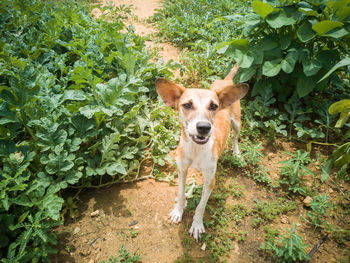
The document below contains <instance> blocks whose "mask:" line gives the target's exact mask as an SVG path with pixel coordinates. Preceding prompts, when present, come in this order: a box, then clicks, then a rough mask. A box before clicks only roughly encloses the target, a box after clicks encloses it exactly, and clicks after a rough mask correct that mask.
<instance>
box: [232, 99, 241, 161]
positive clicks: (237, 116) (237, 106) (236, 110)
mask: <svg viewBox="0 0 350 263" xmlns="http://www.w3.org/2000/svg"><path fill="white" fill-rule="evenodd" d="M230 117H231V122H232V130H233V133H232V152H233V153H234V154H236V155H238V156H240V154H241V153H240V151H239V147H238V137H239V133H240V131H241V103H240V101H236V102H234V103H233V104H232V105H231V106H230Z"/></svg>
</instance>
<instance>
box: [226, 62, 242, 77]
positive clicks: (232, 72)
mask: <svg viewBox="0 0 350 263" xmlns="http://www.w3.org/2000/svg"><path fill="white" fill-rule="evenodd" d="M238 68H239V67H238V64H237V63H236V64H235V65H234V66H233V68H232V69H231V70H230V72H229V73H228V74H227V76H226V77H225V80H233V78H234V77H235V75H236V73H237V71H238Z"/></svg>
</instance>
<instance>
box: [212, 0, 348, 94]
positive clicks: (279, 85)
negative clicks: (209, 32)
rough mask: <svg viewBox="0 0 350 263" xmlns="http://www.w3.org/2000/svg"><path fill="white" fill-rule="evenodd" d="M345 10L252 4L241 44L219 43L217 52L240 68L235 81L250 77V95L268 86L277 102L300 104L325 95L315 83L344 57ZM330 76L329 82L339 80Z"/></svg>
mask: <svg viewBox="0 0 350 263" xmlns="http://www.w3.org/2000/svg"><path fill="white" fill-rule="evenodd" d="M348 5H349V1H336V2H335V1H322V2H319V1H312V0H310V1H282V0H281V1H275V2H262V1H259V0H255V1H253V2H252V10H253V13H249V14H248V15H246V17H245V23H244V27H243V29H242V33H243V35H244V36H245V37H246V38H242V37H240V38H236V39H234V40H231V41H227V42H223V43H221V44H219V45H218V46H217V49H218V50H219V52H220V53H225V54H226V55H228V56H229V57H232V58H233V59H234V60H235V61H236V62H237V63H238V64H239V66H240V70H239V72H238V74H237V75H236V78H235V80H236V81H239V82H245V81H248V80H250V79H251V78H252V77H253V76H255V85H254V88H253V94H263V93H264V92H265V87H267V86H269V85H272V87H273V90H274V93H275V94H277V96H278V99H279V100H282V101H287V99H288V98H289V97H291V96H292V95H297V96H298V97H299V98H303V97H305V96H307V95H308V94H310V93H311V92H312V91H313V90H317V91H322V90H324V89H326V88H327V87H328V85H327V84H328V82H327V81H324V80H322V81H321V82H318V81H319V80H320V78H321V76H323V75H324V74H325V73H326V72H327V71H328V70H330V69H331V68H332V67H333V66H334V65H335V64H336V63H337V62H338V61H340V60H341V59H342V58H344V56H346V55H348V54H349V53H348V41H347V36H348V35H349V31H348V30H349V29H348V26H347V25H348V22H349V11H348V8H344V7H348ZM325 47H327V48H325ZM331 74H333V75H332V78H331V80H332V79H336V78H338V77H337V76H336V75H335V74H334V73H333V72H331ZM293 78H294V80H293ZM295 80H296V81H295Z"/></svg>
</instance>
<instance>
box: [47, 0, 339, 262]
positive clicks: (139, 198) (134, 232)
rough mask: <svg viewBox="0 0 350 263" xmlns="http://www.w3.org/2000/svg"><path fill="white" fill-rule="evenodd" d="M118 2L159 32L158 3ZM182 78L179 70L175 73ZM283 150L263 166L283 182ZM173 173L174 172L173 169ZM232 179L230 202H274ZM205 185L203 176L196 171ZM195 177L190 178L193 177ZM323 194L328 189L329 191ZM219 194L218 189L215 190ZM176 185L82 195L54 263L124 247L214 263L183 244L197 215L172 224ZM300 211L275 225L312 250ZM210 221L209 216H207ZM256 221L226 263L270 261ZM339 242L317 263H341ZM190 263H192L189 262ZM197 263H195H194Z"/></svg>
mask: <svg viewBox="0 0 350 263" xmlns="http://www.w3.org/2000/svg"><path fill="white" fill-rule="evenodd" d="M113 2H114V4H116V5H120V4H126V5H130V4H132V5H133V7H134V9H133V10H134V15H136V16H137V17H138V19H137V21H136V20H135V19H131V20H130V21H129V22H130V23H132V24H133V25H134V26H135V29H136V32H137V33H138V34H140V35H143V36H148V35H149V34H152V33H154V32H155V29H154V28H152V27H151V26H150V25H149V24H147V23H145V19H146V18H147V17H149V16H152V15H153V14H154V13H155V9H156V8H158V7H159V6H160V4H159V1H155V0H128V1H126V0H114V1H113ZM146 44H147V46H148V47H149V48H154V47H156V48H157V49H158V50H160V51H159V53H160V56H161V57H163V60H164V62H166V61H168V60H169V59H173V60H174V61H177V62H179V54H180V52H179V50H177V49H176V48H174V47H173V46H171V44H170V43H163V44H159V43H153V42H152V41H147V43H146ZM176 74H177V75H178V72H177V73H176ZM280 148H281V149H278V151H276V149H270V148H265V149H264V154H265V155H266V157H265V159H264V161H263V162H264V165H265V166H266V167H267V168H269V171H270V177H271V178H272V179H275V180H276V179H278V175H277V174H278V173H279V170H278V166H279V164H278V162H279V161H281V160H284V159H285V158H286V157H287V156H286V154H284V153H283V151H294V148H293V146H291V145H290V144H288V143H287V144H286V143H284V144H281V145H280ZM169 169H173V168H172V167H169ZM225 171H226V173H227V178H225V179H223V180H226V181H225V183H230V182H235V183H237V184H239V185H243V186H244V188H245V189H246V190H245V195H244V196H243V197H242V198H241V199H239V200H234V199H228V200H227V202H228V203H233V204H234V203H239V202H241V203H244V204H245V205H246V206H247V207H248V209H251V208H252V207H253V206H254V201H253V200H254V199H259V200H261V201H263V200H272V199H275V198H276V195H275V193H273V192H268V191H266V190H265V189H263V188H262V187H261V186H260V185H257V184H256V182H255V181H253V180H252V179H250V178H248V177H247V176H246V175H245V174H244V172H243V171H242V170H241V169H238V168H234V169H231V170H225ZM190 174H193V175H195V176H196V177H197V178H198V182H199V183H200V181H201V180H200V177H199V174H198V173H196V172H195V171H193V170H192V171H191V172H190ZM190 177H191V176H189V178H190ZM324 191H328V190H327V188H326V187H325V189H324ZM214 192H215V190H214ZM176 193H177V187H176V186H173V185H170V184H169V183H164V182H156V181H154V180H146V181H140V182H137V183H134V184H124V185H114V186H111V187H108V188H103V189H99V190H85V191H84V192H82V193H81V194H80V202H79V208H78V210H79V212H80V215H79V216H78V217H77V218H76V219H67V220H66V221H65V224H64V226H61V227H60V228H59V229H58V230H57V233H58V235H59V244H58V247H59V249H60V250H59V254H58V255H57V256H55V257H54V258H53V262H57V263H61V262H79V263H80V262H88V263H94V262H101V260H105V261H107V260H108V258H109V256H110V255H114V256H117V255H118V250H119V249H120V247H121V245H125V247H126V249H127V250H128V251H129V252H130V253H137V254H141V255H142V262H159V263H167V262H169V263H171V262H176V261H178V262H185V261H183V259H184V258H185V257H186V253H189V254H190V255H191V257H192V258H193V259H194V260H195V261H196V262H197V261H200V262H210V260H209V259H208V251H206V250H202V249H201V247H202V246H203V243H202V242H199V243H196V242H194V244H193V245H191V249H190V251H188V250H186V249H185V248H184V244H183V240H184V237H187V236H188V234H187V231H188V229H189V227H190V224H191V220H192V215H193V211H191V212H189V213H185V214H184V219H183V222H182V223H180V224H178V225H174V224H171V223H170V222H169V220H168V215H169V213H170V211H171V209H172V208H173V205H174V201H175V197H176ZM297 204H298V209H297V210H296V211H294V212H291V213H290V214H288V215H287V216H288V223H287V225H286V222H283V223H281V222H280V220H279V219H278V220H277V222H274V227H275V228H279V229H281V230H283V229H285V228H286V226H288V227H291V225H292V223H296V224H297V225H298V226H300V229H301V231H300V234H301V236H302V237H303V238H304V239H306V240H307V243H308V245H309V248H311V247H312V246H314V245H315V244H316V243H317V242H318V240H319V239H320V234H318V233H317V232H316V231H314V230H313V229H312V228H310V227H307V226H306V223H305V222H303V221H301V219H300V215H303V214H304V215H305V213H306V210H305V209H304V208H303V205H302V202H301V200H297ZM206 218H208V215H206ZM252 220H253V217H252V216H251V215H248V216H247V217H246V218H245V220H244V221H243V222H242V223H241V225H240V226H239V231H244V232H246V233H247V235H246V239H245V241H244V242H238V241H233V249H232V250H231V251H230V253H229V255H228V257H227V258H226V260H227V262H237V263H245V262H265V261H264V258H263V257H261V255H260V254H259V247H260V244H261V242H263V241H264V235H265V234H264V230H263V227H259V228H253V227H252ZM339 251H342V250H340V249H339V247H337V244H336V243H335V242H334V241H332V242H326V243H325V244H324V245H323V246H322V247H321V249H320V251H319V252H317V253H316V254H315V256H314V257H313V260H312V262H313V263H316V262H317V263H319V262H321V263H323V262H324V263H326V262H327V263H329V262H336V261H337V258H338V256H339V253H340V252H339ZM325 255H326V257H325ZM186 262H187V261H186ZM191 262H192V261H191Z"/></svg>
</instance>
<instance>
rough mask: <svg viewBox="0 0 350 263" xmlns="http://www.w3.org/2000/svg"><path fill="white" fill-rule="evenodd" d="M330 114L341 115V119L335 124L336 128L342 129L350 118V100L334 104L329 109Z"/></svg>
mask: <svg viewBox="0 0 350 263" xmlns="http://www.w3.org/2000/svg"><path fill="white" fill-rule="evenodd" d="M328 112H329V114H338V113H340V116H339V119H338V121H337V123H336V124H335V127H336V128H341V127H343V126H344V125H345V123H346V122H347V121H348V120H349V118H350V100H348V99H344V100H340V101H337V102H335V103H333V104H332V105H331V106H330V107H329V109H328Z"/></svg>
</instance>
